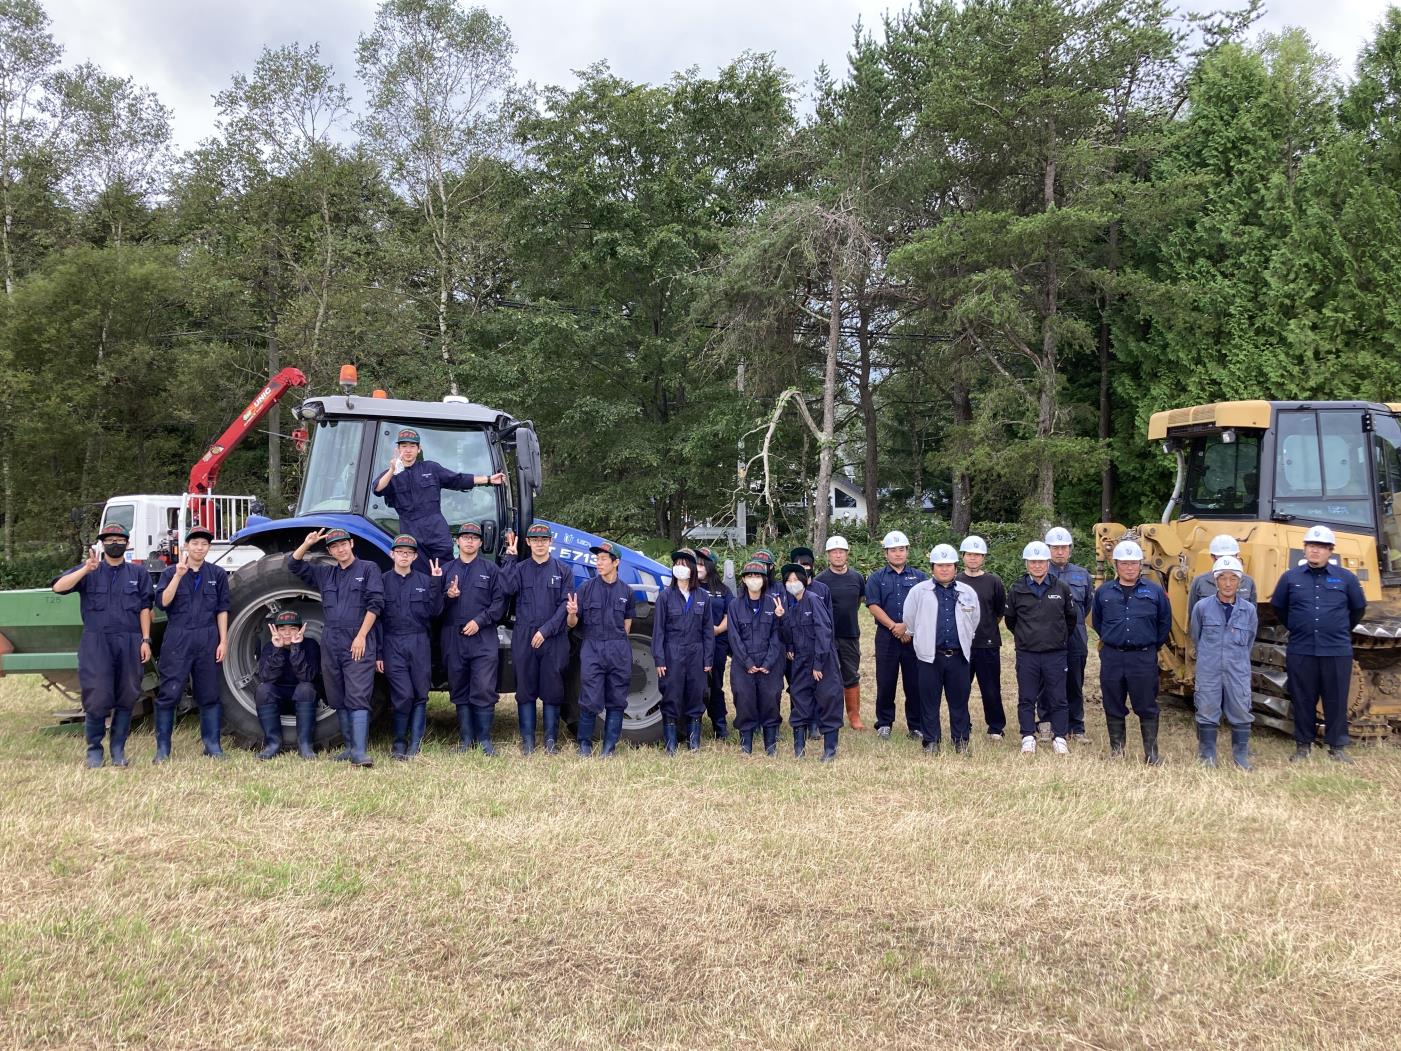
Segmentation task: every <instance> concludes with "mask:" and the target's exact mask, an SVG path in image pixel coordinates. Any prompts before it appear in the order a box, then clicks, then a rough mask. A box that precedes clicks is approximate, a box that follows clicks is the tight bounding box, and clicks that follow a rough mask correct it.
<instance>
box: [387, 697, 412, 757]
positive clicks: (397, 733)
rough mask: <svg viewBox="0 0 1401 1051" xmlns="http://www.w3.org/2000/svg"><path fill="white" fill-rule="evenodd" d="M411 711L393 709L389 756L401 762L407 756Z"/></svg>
mask: <svg viewBox="0 0 1401 1051" xmlns="http://www.w3.org/2000/svg"><path fill="white" fill-rule="evenodd" d="M410 718H411V713H409V712H401V711H399V709H398V708H395V709H394V712H393V715H392V716H391V722H392V724H393V726H394V746H393V747H392V748H391V749H390V752H389V758H391V759H398V760H399V761H400V762H403V761H404V760H405V759H407V758H408V757H409V719H410Z"/></svg>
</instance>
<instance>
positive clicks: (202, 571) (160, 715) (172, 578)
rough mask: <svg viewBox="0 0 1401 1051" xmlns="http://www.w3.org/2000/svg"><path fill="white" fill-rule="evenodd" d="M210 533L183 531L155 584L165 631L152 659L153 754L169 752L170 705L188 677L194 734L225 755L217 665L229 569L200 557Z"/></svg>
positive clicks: (215, 754)
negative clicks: (180, 548)
mask: <svg viewBox="0 0 1401 1051" xmlns="http://www.w3.org/2000/svg"><path fill="white" fill-rule="evenodd" d="M213 540H214V534H213V533H212V532H210V531H209V530H208V529H205V528H204V527H203V526H195V527H194V528H193V529H191V530H190V531H189V532H188V533H186V534H185V550H184V553H183V554H181V556H180V561H179V562H177V563H176V564H175V565H173V566H167V567H166V568H165V571H164V572H162V573H161V579H160V583H158V584H157V585H156V606H157V607H158V608H160V609H163V610H165V616H166V626H165V636H164V637H163V638H162V639H161V656H160V661H159V662H158V663H157V669H156V670H157V671H159V672H160V680H161V681H160V688H159V689H158V690H157V691H156V710H155V721H156V758H155V762H157V763H163V762H165V761H166V760H167V759H169V758H170V737H171V731H172V730H173V729H174V728H175V708H176V706H177V705H178V704H179V703H180V698H181V697H182V696H183V695H184V693H185V684H186V683H187V682H188V683H191V684H192V689H193V693H194V697H195V704H196V705H197V706H198V707H199V736H200V740H201V741H202V742H203V744H204V754H205V755H207V756H209V757H211V758H213V759H222V758H224V750H223V748H222V747H221V746H220V744H219V738H220V736H221V735H222V731H223V721H224V705H223V702H222V701H221V700H220V698H219V665H220V663H222V661H223V659H224V649H225V647H226V646H227V645H228V638H229V574H228V572H227V571H226V570H225V569H224V567H223V566H216V565H214V564H213V563H209V562H205V557H206V556H207V555H208V554H209V545H210V544H211V543H212V542H213Z"/></svg>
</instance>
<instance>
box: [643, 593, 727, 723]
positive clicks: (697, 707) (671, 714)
mask: <svg viewBox="0 0 1401 1051" xmlns="http://www.w3.org/2000/svg"><path fill="white" fill-rule="evenodd" d="M652 659H653V660H654V661H655V662H656V665H657V669H658V672H659V673H660V670H661V669H662V668H665V669H666V675H665V676H662V677H661V686H662V717H663V718H664V719H670V720H671V721H673V722H676V723H681V722H683V721H686V722H687V723H689V721H690V720H691V719H699V718H700V717H701V716H702V715H704V714H705V695H706V690H707V689H708V688H709V685H710V678H709V673H708V672H707V671H706V670H705V669H707V668H709V667H711V661H713V660H714V659H715V622H714V621H713V620H712V619H711V613H710V592H708V591H706V590H705V588H692V589H691V590H690V591H689V592H682V590H681V589H680V588H678V587H676V586H675V585H671V586H669V587H665V588H663V589H662V591H661V594H659V595H658V596H657V609H656V613H655V618H654V620H653V622H652Z"/></svg>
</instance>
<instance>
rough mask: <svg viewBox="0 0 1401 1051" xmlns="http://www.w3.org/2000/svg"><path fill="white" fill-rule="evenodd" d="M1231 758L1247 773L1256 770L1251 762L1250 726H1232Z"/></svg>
mask: <svg viewBox="0 0 1401 1051" xmlns="http://www.w3.org/2000/svg"><path fill="white" fill-rule="evenodd" d="M1231 759H1232V760H1234V762H1235V764H1236V766H1237V767H1239V768H1240V769H1241V770H1244V771H1245V772H1246V773H1247V774H1248V773H1250V771H1252V770H1254V769H1255V767H1253V766H1252V765H1251V764H1250V727H1249V726H1233V727H1231Z"/></svg>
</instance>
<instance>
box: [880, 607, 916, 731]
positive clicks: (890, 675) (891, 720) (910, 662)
mask: <svg viewBox="0 0 1401 1051" xmlns="http://www.w3.org/2000/svg"><path fill="white" fill-rule="evenodd" d="M897 680H901V681H902V682H903V684H904V688H905V725H906V726H908V727H909V728H910V731H911V732H912V733H913V732H914V731H916V730H918V729H919V658H918V657H916V656H915V648H914V644H913V643H909V644H904V643H900V642H896V641H895V636H894V635H892V634H891V633H890V632H888V631H886V630H885V629H884V628H880V629H878V630H877V631H876V729H877V730H879V729H880V728H881V727H882V726H894V725H895V684H896V681H897Z"/></svg>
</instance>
